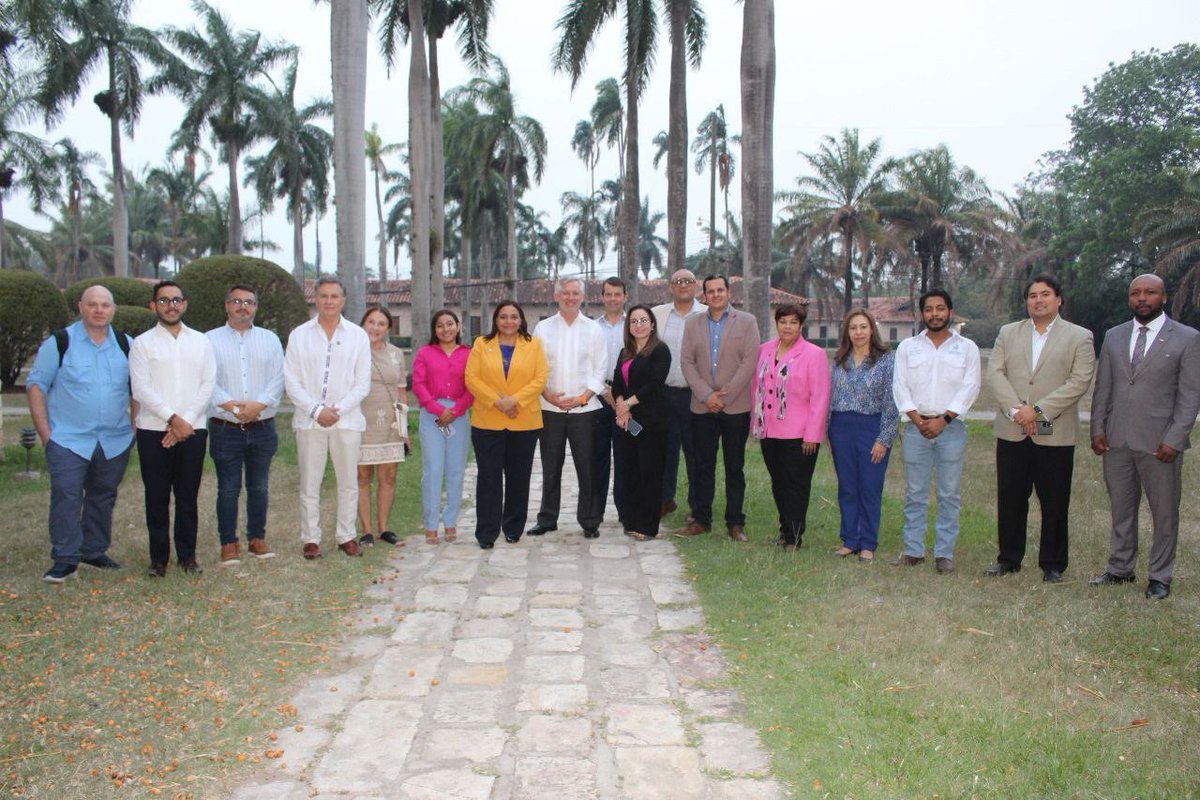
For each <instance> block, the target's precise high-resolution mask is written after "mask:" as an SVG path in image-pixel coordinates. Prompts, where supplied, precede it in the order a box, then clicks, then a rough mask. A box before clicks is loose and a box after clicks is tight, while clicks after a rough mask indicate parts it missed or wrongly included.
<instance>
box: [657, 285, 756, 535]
mask: <svg viewBox="0 0 1200 800" xmlns="http://www.w3.org/2000/svg"><path fill="white" fill-rule="evenodd" d="M703 286H704V302H705V303H707V304H708V311H707V313H705V314H698V315H696V316H692V317H688V319H687V322H686V323H685V324H684V328H683V345H682V351H683V352H682V357H683V358H682V361H683V377H684V379H685V380H687V383H688V388H690V389H691V390H692V404H691V411H692V436H693V438H694V442H695V448H696V473H697V474H696V497H695V505H694V506H692V516H693V521H692V522H691V523H689V524H688V526H687V527H686V528H683V529H682V530H680V531H677V532H676V533H677V535H679V536H696V535H698V534H701V533H706V532H707V531H709V530H711V529H712V517H713V509H712V504H713V495H714V494H715V493H716V479H717V448H718V447H720V449H721V453H722V458H723V461H724V464H725V524H726V526H727V527H728V532H729V538H730V539H733V540H734V541H737V542H744V541H746V515H745V513H743V511H742V502H743V500H744V499H745V496H746V476H745V474H744V473H743V471H742V467H743V464H744V463H745V460H746V439H747V437H749V435H750V382H751V379H752V378H753V377H754V367H755V365H756V364H757V362H758V346H759V344H760V342H759V339H758V322H757V321H756V320H755V319H754V315H753V314H749V313H747V312H745V311H738V310H737V309H735V308H734V307H733V306H731V305H730V304H729V279H728V278H726V277H725V276H724V275H709V276H708V277H707V278H705V279H704V283H703Z"/></svg>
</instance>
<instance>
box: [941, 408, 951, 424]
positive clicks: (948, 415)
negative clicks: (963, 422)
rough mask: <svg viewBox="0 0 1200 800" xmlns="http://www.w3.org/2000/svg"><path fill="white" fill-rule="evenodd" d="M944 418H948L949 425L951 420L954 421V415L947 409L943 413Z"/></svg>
mask: <svg viewBox="0 0 1200 800" xmlns="http://www.w3.org/2000/svg"><path fill="white" fill-rule="evenodd" d="M942 419H944V420H946V424H947V425H949V424H950V423H951V422H954V417H952V416H950V412H949V411H947V412H946V413H945V414H942Z"/></svg>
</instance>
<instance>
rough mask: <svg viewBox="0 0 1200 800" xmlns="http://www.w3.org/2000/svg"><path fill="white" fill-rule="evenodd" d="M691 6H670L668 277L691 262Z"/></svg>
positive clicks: (688, 3) (682, 3)
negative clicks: (689, 207) (688, 89)
mask: <svg viewBox="0 0 1200 800" xmlns="http://www.w3.org/2000/svg"><path fill="white" fill-rule="evenodd" d="M691 5H692V4H691V3H690V2H676V3H674V4H670V3H668V7H669V8H670V10H671V85H670V94H669V98H668V107H669V109H670V122H669V124H668V131H667V147H668V149H667V275H672V274H674V272H675V270H677V269H683V267H684V261H685V259H686V258H687V183H688V169H687V140H688V124H687V67H688V65H687V19H688V17H689V16H690V15H691V10H692V9H691Z"/></svg>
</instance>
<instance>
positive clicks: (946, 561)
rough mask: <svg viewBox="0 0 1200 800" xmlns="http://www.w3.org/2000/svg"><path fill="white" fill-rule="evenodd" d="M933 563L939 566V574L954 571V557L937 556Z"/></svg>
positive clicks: (947, 573)
mask: <svg viewBox="0 0 1200 800" xmlns="http://www.w3.org/2000/svg"><path fill="white" fill-rule="evenodd" d="M933 565H934V567H936V568H937V571H938V575H949V574H950V573H951V572H954V559H951V558H935V559H934V560H933Z"/></svg>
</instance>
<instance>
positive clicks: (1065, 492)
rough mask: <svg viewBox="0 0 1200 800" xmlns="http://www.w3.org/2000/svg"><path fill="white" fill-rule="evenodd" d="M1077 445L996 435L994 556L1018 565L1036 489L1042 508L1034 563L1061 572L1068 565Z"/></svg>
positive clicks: (1015, 565)
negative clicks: (1013, 439)
mask: <svg viewBox="0 0 1200 800" xmlns="http://www.w3.org/2000/svg"><path fill="white" fill-rule="evenodd" d="M1074 470H1075V446H1074V445H1062V446H1055V447H1049V446H1045V447H1043V446H1040V445H1036V444H1034V443H1033V440H1032V439H1030V438H1029V437H1026V438H1025V439H1022V440H1021V441H1019V442H1010V441H1007V440H1005V439H997V440H996V522H997V526H996V527H997V530H998V533H999V540H1000V554H999V555H998V556H997V557H996V560H997V561H998V562H1000V563H1001V564H1008V565H1009V566H1013V567H1019V566H1021V560H1022V559H1024V558H1025V529H1026V526H1027V523H1028V519H1029V495H1030V492H1032V491H1034V490H1036V491H1037V496H1038V503H1039V504H1040V505H1041V508H1042V539H1041V545H1040V553H1039V554H1038V566H1039V567H1041V568H1042V569H1044V570H1048V569H1052V570H1055V571H1057V572H1063V571H1065V570H1066V568H1067V528H1068V515H1069V512H1070V509H1071V475H1072V473H1073V472H1074Z"/></svg>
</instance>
